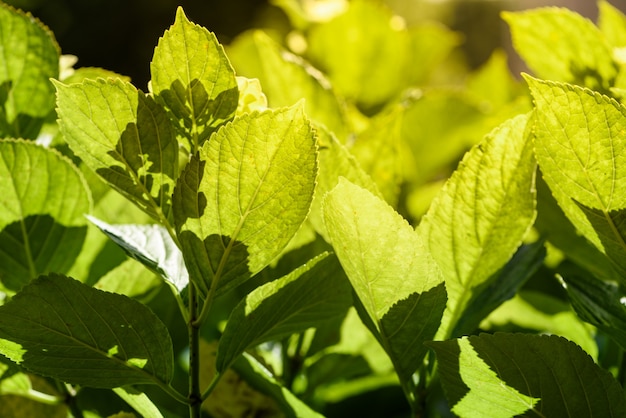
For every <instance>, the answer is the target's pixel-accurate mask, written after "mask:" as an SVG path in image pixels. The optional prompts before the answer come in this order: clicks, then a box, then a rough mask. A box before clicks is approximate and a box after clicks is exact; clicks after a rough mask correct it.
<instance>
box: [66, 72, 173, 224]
mask: <svg viewBox="0 0 626 418" xmlns="http://www.w3.org/2000/svg"><path fill="white" fill-rule="evenodd" d="M55 85H56V87H57V96H58V98H57V112H58V114H59V117H60V120H59V123H60V125H61V130H62V132H63V135H64V137H65V140H66V141H67V143H68V144H69V145H70V148H71V149H72V150H73V151H74V153H76V155H78V156H79V157H80V158H81V160H82V161H83V162H84V163H85V164H87V166H89V168H91V169H92V170H93V171H95V172H96V173H98V174H99V175H100V176H101V177H102V178H103V179H104V180H105V181H106V182H108V183H109V184H110V185H111V186H113V187H114V188H115V189H117V190H118V191H119V192H120V193H122V194H123V195H124V196H126V197H127V198H128V199H130V200H131V201H132V202H133V203H135V204H136V205H137V206H139V207H140V208H141V209H142V210H144V211H145V212H146V213H148V214H149V215H150V216H152V217H153V218H154V219H156V220H157V221H159V223H161V224H167V223H168V217H169V214H170V208H171V194H172V190H173V188H174V181H175V179H176V177H177V175H178V143H177V141H176V138H175V135H174V131H173V128H172V125H171V123H170V121H169V118H168V117H167V114H166V112H165V110H164V109H163V107H161V106H160V105H159V104H157V103H156V102H155V101H154V99H152V97H150V96H146V95H145V94H144V93H142V92H141V91H140V90H137V89H136V88H135V87H134V86H133V85H132V84H130V83H127V82H124V81H121V80H119V79H108V80H104V79H98V80H95V81H94V80H85V81H83V82H82V83H81V84H71V85H64V84H61V83H59V82H56V83H55Z"/></svg>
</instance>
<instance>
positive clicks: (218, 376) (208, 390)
mask: <svg viewBox="0 0 626 418" xmlns="http://www.w3.org/2000/svg"><path fill="white" fill-rule="evenodd" d="M221 377H222V374H221V373H219V372H216V373H215V376H213V380H211V384H209V386H208V387H207V388H206V389H205V390H204V392H202V396H201V398H202V401H205V400H206V399H207V398H208V397H209V395H211V392H213V389H215V387H216V386H217V384H218V383H219V381H220V379H221Z"/></svg>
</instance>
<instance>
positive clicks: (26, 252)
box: [0, 140, 91, 291]
mask: <svg viewBox="0 0 626 418" xmlns="http://www.w3.org/2000/svg"><path fill="white" fill-rule="evenodd" d="M0 196H2V198H0V279H1V281H2V285H3V286H4V287H5V288H8V289H11V290H13V291H17V290H19V289H20V288H21V287H22V286H23V285H25V284H26V283H28V282H29V281H30V280H31V279H34V278H35V277H36V276H38V275H39V274H42V273H48V272H61V273H64V272H67V271H68V270H69V268H70V267H71V266H72V264H73V263H74V259H75V258H76V256H77V255H78V254H79V252H80V250H81V247H82V244H83V241H84V239H85V234H86V233H87V226H86V222H85V218H84V216H83V215H84V214H86V213H89V211H90V206H91V197H90V194H89V191H88V190H87V187H86V185H85V181H84V179H83V177H82V176H81V174H80V172H79V171H78V170H77V169H76V167H74V165H73V164H72V163H71V162H70V161H69V160H68V159H66V158H64V157H62V156H61V155H60V154H58V153H57V152H56V151H53V150H49V149H45V148H43V147H40V146H38V145H36V144H34V143H32V142H26V141H14V140H2V141H0Z"/></svg>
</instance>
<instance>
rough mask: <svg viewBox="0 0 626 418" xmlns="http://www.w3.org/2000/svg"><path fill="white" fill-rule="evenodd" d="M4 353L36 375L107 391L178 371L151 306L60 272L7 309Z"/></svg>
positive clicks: (162, 381)
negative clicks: (95, 287)
mask: <svg viewBox="0 0 626 418" xmlns="http://www.w3.org/2000/svg"><path fill="white" fill-rule="evenodd" d="M0 353H1V354H3V355H4V356H6V357H8V358H10V359H11V360H13V361H14V362H16V363H18V364H20V365H22V366H23V367H25V368H26V369H28V370H31V371H33V372H35V373H38V374H43V375H46V376H51V377H54V378H56V379H59V380H61V381H64V382H68V383H75V384H80V385H87V386H92V387H100V388H115V387H118V386H125V385H131V384H139V383H146V384H159V385H167V384H169V381H170V380H171V378H172V371H173V354H172V342H171V340H170V336H169V333H168V331H167V328H166V327H165V325H164V324H163V323H162V322H161V321H160V320H159V319H158V318H157V317H156V315H154V314H153V313H152V311H150V310H149V309H148V308H147V307H146V306H144V305H142V304H141V303H139V302H136V301H134V300H132V299H130V298H128V297H126V296H122V295H116V294H113V293H108V292H103V291H100V290H96V289H94V288H92V287H89V286H87V285H84V284H82V283H80V282H78V281H76V280H73V279H71V278H68V277H65V276H60V275H55V274H51V275H48V276H40V277H39V278H37V279H36V280H34V281H33V282H31V283H30V284H29V285H28V286H26V287H25V288H24V289H22V291H21V292H20V293H18V294H17V295H16V296H15V297H14V298H13V299H12V300H11V301H10V302H8V303H7V304H5V305H3V306H1V307H0Z"/></svg>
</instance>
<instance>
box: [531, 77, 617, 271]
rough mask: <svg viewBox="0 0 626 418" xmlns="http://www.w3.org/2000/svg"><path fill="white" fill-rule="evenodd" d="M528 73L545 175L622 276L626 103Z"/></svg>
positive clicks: (575, 220) (558, 198)
mask: <svg viewBox="0 0 626 418" xmlns="http://www.w3.org/2000/svg"><path fill="white" fill-rule="evenodd" d="M526 79H527V82H528V84H529V86H530V90H531V93H532V96H533V99H534V103H535V107H536V109H537V112H536V116H535V118H534V120H535V124H534V135H535V153H536V156H537V162H538V163H539V167H540V168H541V172H542V173H543V177H544V179H545V181H546V183H547V184H548V186H549V187H550V190H551V191H552V194H553V195H554V197H555V199H556V201H557V202H558V204H559V206H560V207H561V209H562V210H563V212H564V213H565V215H566V216H567V217H568V218H569V220H570V221H571V222H572V224H573V225H574V226H575V227H576V229H577V230H578V231H579V233H581V234H582V235H583V236H585V238H587V239H588V240H589V241H590V242H591V243H592V244H593V245H594V246H595V247H596V248H598V249H599V250H600V252H602V253H604V254H605V255H606V256H607V257H608V258H609V259H610V260H611V261H612V262H613V265H614V266H616V267H617V269H618V270H619V271H620V272H621V273H622V274H621V275H622V276H623V275H624V272H626V257H625V255H626V244H625V242H624V240H625V237H626V226H624V220H625V219H624V215H625V214H626V212H625V209H626V140H625V139H624V132H626V109H625V108H624V107H623V106H622V105H620V104H619V103H617V102H616V101H614V100H611V99H609V98H608V97H606V96H602V95H600V94H599V93H595V92H593V91H591V90H587V89H583V88H581V87H577V86H573V85H571V84H564V83H557V82H548V81H541V80H537V79H533V78H531V77H526ZM571 115H579V117H577V118H572V117H571Z"/></svg>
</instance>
